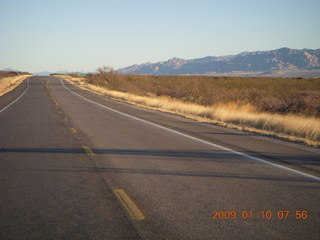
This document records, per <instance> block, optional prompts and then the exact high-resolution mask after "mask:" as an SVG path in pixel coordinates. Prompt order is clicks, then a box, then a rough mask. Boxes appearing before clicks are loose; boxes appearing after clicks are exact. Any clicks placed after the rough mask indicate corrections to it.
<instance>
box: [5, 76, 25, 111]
mask: <svg viewBox="0 0 320 240" xmlns="http://www.w3.org/2000/svg"><path fill="white" fill-rule="evenodd" d="M27 83H28V86H27V88H26V89H25V90H24V92H23V93H21V95H20V96H19V97H17V98H16V99H15V100H14V101H12V102H11V103H10V104H8V105H7V106H6V107H4V108H2V109H1V110H0V113H2V112H3V111H4V110H6V109H7V108H8V107H10V106H11V105H12V104H14V103H15V102H16V101H18V100H19V99H20V98H21V97H22V96H23V95H24V94H25V93H26V92H27V90H28V89H29V78H27Z"/></svg>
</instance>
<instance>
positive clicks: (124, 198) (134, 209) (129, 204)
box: [113, 189, 146, 220]
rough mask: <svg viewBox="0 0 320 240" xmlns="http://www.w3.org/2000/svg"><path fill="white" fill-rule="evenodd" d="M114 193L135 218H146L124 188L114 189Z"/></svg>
mask: <svg viewBox="0 0 320 240" xmlns="http://www.w3.org/2000/svg"><path fill="white" fill-rule="evenodd" d="M113 193H114V195H116V197H117V199H118V200H119V201H120V203H121V204H122V206H123V207H124V209H125V210H126V211H127V212H128V213H129V215H130V216H131V217H132V218H133V219H135V220H144V219H145V218H146V217H145V216H144V215H143V213H142V212H141V210H140V209H139V208H138V206H137V205H136V204H135V203H134V201H133V200H132V199H131V198H130V197H129V195H128V194H127V193H126V192H125V191H124V190H123V189H114V190H113Z"/></svg>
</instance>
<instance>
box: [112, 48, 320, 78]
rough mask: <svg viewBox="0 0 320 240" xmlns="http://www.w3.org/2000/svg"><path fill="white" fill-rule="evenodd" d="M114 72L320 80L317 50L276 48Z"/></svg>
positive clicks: (149, 64) (170, 61)
mask: <svg viewBox="0 0 320 240" xmlns="http://www.w3.org/2000/svg"><path fill="white" fill-rule="evenodd" d="M117 72H118V73H121V74H154V75H176V74H184V75H188V74H190V75H196V74H200V75H202V74H205V75H259V76H261V75H266V76H268V75H270V76H273V75H283V76H287V75H292V76H320V49H315V50H313V49H302V50H298V49H290V48H280V49H276V50H270V51H255V52H243V53H240V54H237V55H229V56H220V57H214V56H207V57H204V58H196V59H190V60H186V59H181V58H172V59H169V60H168V61H163V62H157V63H145V64H141V65H137V64H136V65H132V66H129V67H126V68H122V69H118V70H117Z"/></svg>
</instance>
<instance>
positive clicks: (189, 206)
mask: <svg viewBox="0 0 320 240" xmlns="http://www.w3.org/2000/svg"><path fill="white" fill-rule="evenodd" d="M19 96H21V97H20V98H19V100H18V101H16V102H15V103H14V104H12V105H10V107H8V108H6V109H5V110H4V111H2V112H0V193H1V197H0V211H1V212H0V224H1V228H0V239H235V238H237V239H319V238H320V227H319V226H320V209H319V207H320V204H319V203H320V157H319V156H320V151H319V149H314V148H310V147H307V146H303V145H299V144H295V143H286V142H284V141H281V140H278V139H274V138H270V137H265V136H261V135H256V134H250V133H242V132H239V131H236V130H231V129H225V128H222V127H218V126H214V125H210V124H203V123H197V122H194V121H192V120H188V119H185V118H182V117H179V116H175V115H171V114H167V113H162V112H157V111H152V110H148V109H141V108H138V107H135V106H132V105H129V104H125V103H121V102H117V101H114V100H110V99H107V98H103V97H100V96H97V95H94V94H92V93H89V92H86V91H83V90H80V89H78V88H76V87H75V86H72V85H70V84H68V83H67V82H64V81H62V80H61V79H59V78H55V77H31V78H29V83H28V82H25V83H24V84H22V85H21V86H19V87H18V88H17V89H16V90H14V91H13V92H11V93H9V94H6V95H4V96H3V97H1V98H0V111H1V109H4V107H6V106H8V104H10V103H11V102H13V101H14V100H15V99H17V98H18V97H19ZM116 189H123V190H124V191H125V192H126V193H127V194H128V196H129V197H130V199H132V200H133V202H134V203H135V204H136V206H137V207H138V209H139V210H140V211H141V213H142V214H143V216H144V217H145V219H143V220H137V219H135V218H134V217H132V213H131V212H130V210H129V211H128V208H126V207H124V205H123V201H119V200H118V198H117V194H116V193H115V191H113V190H116ZM214 211H224V212H220V213H219V212H218V214H217V215H216V214H215V212H214ZM226 211H229V212H230V213H231V214H232V215H230V214H228V212H227V214H226V215H224V214H225V213H226ZM302 211H306V212H302ZM301 213H303V214H301ZM305 213H306V214H305ZM219 214H220V215H219ZM233 214H236V218H235V219H231V218H233V216H234V215H233ZM219 216H220V217H221V218H223V219H220V218H219ZM224 216H226V217H228V218H229V217H231V218H229V219H226V218H224ZM215 217H217V219H213V218H215ZM297 218H300V219H297ZM303 218H306V219H303Z"/></svg>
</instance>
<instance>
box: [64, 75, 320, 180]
mask: <svg viewBox="0 0 320 240" xmlns="http://www.w3.org/2000/svg"><path fill="white" fill-rule="evenodd" d="M60 80H61V83H62V85H63V86H64V88H65V89H67V90H68V91H70V92H71V93H73V94H75V95H77V96H79V97H81V98H83V99H85V100H87V101H88V102H91V103H94V104H96V105H98V106H100V107H102V108H106V109H108V110H110V111H113V112H115V113H118V114H121V115H123V116H126V117H128V118H132V119H134V120H137V121H140V122H143V123H147V124H149V125H152V126H155V127H158V128H161V129H164V130H166V131H168V132H171V133H174V134H177V135H180V136H183V137H186V138H189V139H192V140H194V141H197V142H200V143H203V144H206V145H209V146H212V147H215V148H218V149H221V150H224V151H227V152H231V153H233V154H236V155H239V156H242V157H245V158H249V159H251V160H254V161H257V162H260V163H264V164H267V165H270V166H273V167H276V168H280V169H283V170H286V171H289V172H292V173H296V174H298V175H301V176H304V177H307V178H310V179H312V180H315V181H317V182H320V178H319V177H317V176H313V175H311V174H308V173H304V172H301V171H298V170H295V169H292V168H288V167H285V166H282V165H279V164H276V163H273V162H269V161H267V160H263V159H261V158H257V157H254V156H250V155H248V154H245V153H242V152H238V151H235V150H232V149H230V148H226V147H223V146H220V145H217V144H214V143H211V142H207V141H205V140H202V139H200V138H196V137H192V136H190V135H187V134H184V133H181V132H178V131H176V130H172V129H170V128H167V127H164V126H161V125H158V124H155V123H152V122H149V121H146V120H144V119H141V118H138V117H135V116H132V115H129V114H126V113H123V112H120V111H118V110H115V109H113V108H110V107H107V106H105V105H102V104H100V103H97V102H95V101H92V100H90V99H88V98H86V97H83V96H82V95H80V94H78V93H76V92H74V91H72V90H71V89H69V88H67V87H66V86H65V85H64V83H63V81H62V79H61V78H60Z"/></svg>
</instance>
